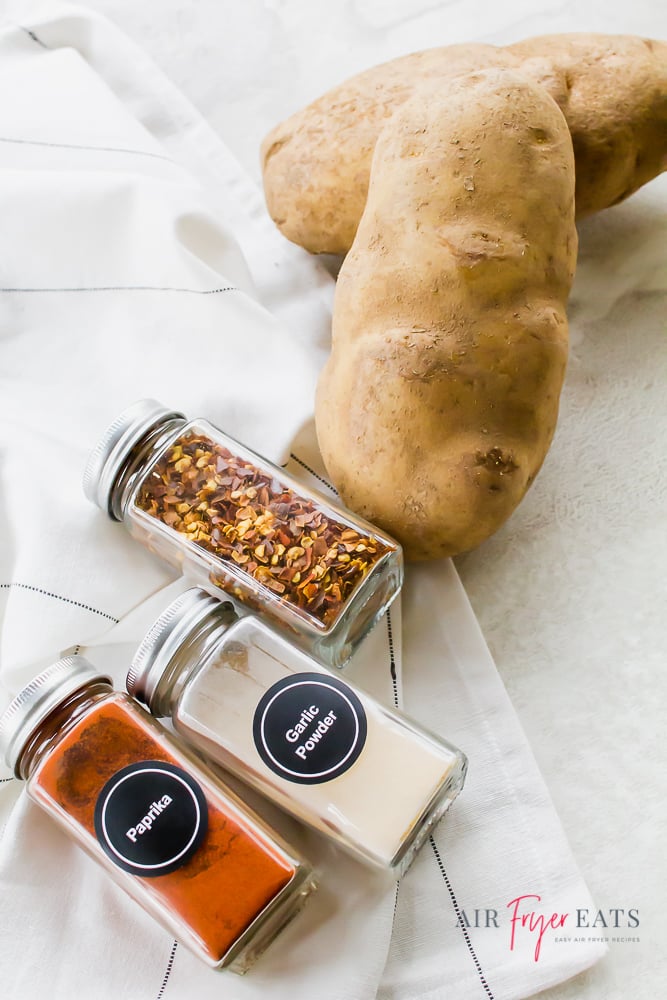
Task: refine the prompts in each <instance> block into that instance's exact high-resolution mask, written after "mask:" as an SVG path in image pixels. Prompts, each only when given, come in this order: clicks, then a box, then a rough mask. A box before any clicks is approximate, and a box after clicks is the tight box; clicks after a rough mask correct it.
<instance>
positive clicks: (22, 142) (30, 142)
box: [0, 135, 176, 164]
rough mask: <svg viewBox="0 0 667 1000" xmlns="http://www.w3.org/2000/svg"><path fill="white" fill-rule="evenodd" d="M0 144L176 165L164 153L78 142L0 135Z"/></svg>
mask: <svg viewBox="0 0 667 1000" xmlns="http://www.w3.org/2000/svg"><path fill="white" fill-rule="evenodd" d="M0 142H7V143H11V144H12V145H15V146H48V147H50V148H53V149H82V150H86V151H88V152H91V153H124V154H125V155H127V156H149V157H150V158H151V159H153V160H166V162H167V163H174V164H175V163H176V161H175V160H172V158H171V157H170V156H165V154H164V153H151V152H149V151H148V150H144V149H128V148H127V147H126V146H88V145H86V144H85V143H79V142H53V141H52V140H49V141H47V140H46V139H18V138H14V137H13V136H9V135H0Z"/></svg>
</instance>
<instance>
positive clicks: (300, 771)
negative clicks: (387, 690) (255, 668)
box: [253, 673, 366, 785]
mask: <svg viewBox="0 0 667 1000" xmlns="http://www.w3.org/2000/svg"><path fill="white" fill-rule="evenodd" d="M253 736H254V740H255V746H256V747H257V752H258V753H259V755H260V757H261V758H262V760H263V761H264V763H265V764H266V766H267V767H270V768H271V770H272V771H274V772H275V773H276V774H279V775H280V776H281V778H286V779H287V780H288V781H296V782H299V783H301V784H304V785H316V784H319V783H320V782H322V781H331V779H332V778H337V777H338V775H340V774H343V773H344V772H345V771H347V770H348V768H350V767H352V765H353V764H354V762H355V760H356V759H357V757H358V756H359V754H360V753H361V751H362V750H363V748H364V744H365V742H366V713H365V712H364V707H363V705H362V704H361V702H360V701H359V698H358V697H357V695H356V694H355V693H354V691H352V690H351V688H349V687H348V686H347V684H344V683H343V682H342V681H339V680H338V678H337V677H328V676H327V675H326V674H318V673H302V674H292V675H291V676H290V677H286V678H284V679H283V680H281V681H278V682H277V683H276V684H273V685H272V686H271V687H270V688H269V689H268V691H267V692H266V694H265V695H264V696H263V698H262V699H261V701H260V703H259V705H258V706H257V709H256V711H255V717H254V721H253Z"/></svg>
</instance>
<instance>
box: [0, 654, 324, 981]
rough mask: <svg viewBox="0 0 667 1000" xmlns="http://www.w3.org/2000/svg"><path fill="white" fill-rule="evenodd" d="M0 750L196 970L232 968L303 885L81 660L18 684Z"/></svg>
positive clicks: (181, 753) (203, 774)
mask: <svg viewBox="0 0 667 1000" xmlns="http://www.w3.org/2000/svg"><path fill="white" fill-rule="evenodd" d="M0 750H1V751H2V752H3V753H4V756H5V758H6V761H7V764H8V765H9V766H10V767H11V768H12V769H14V771H15V773H16V775H17V777H20V778H24V779H25V780H26V781H27V791H28V794H29V795H30V797H31V798H32V799H34V800H35V802H37V803H38V804H39V805H40V806H41V807H42V808H43V809H45V810H46V811H47V813H49V814H50V816H51V817H52V818H53V819H54V820H55V821H56V822H57V823H58V824H59V825H60V826H61V827H62V828H63V829H64V830H65V832H66V833H68V834H69V835H70V836H71V837H73V838H74V840H76V841H77V842H78V843H79V845H80V846H81V847H82V848H83V849H84V850H85V851H86V852H87V853H88V854H89V855H90V856H91V857H93V858H94V859H95V860H96V861H97V862H99V864H101V865H102V867H103V868H105V869H106V871H107V873H108V874H109V875H111V877H112V878H113V879H114V881H115V882H117V883H118V885H120V886H121V887H122V888H123V889H125V891H126V892H127V893H129V895H130V896H132V897H133V898H134V899H135V900H136V901H137V902H138V903H140V904H141V906H143V908H144V909H145V910H147V911H148V913H150V914H151V915H152V916H153V917H155V918H156V919H157V920H158V921H159V922H160V923H161V924H162V925H163V927H165V928H166V929H167V930H168V931H169V932H170V934H171V935H172V936H174V937H176V938H178V939H179V940H180V941H182V942H183V944H185V945H187V946H188V947H189V948H190V949H191V950H192V951H193V952H195V954H197V955H198V956H199V957H200V958H202V959H203V960H204V961H205V962H206V963H207V964H208V965H210V966H213V967H215V968H221V967H228V968H229V969H231V970H232V971H234V972H245V971H246V969H247V968H248V967H249V966H250V965H251V964H252V962H253V961H254V960H255V959H256V958H257V957H258V955H260V954H261V952H262V951H263V950H264V948H265V947H266V946H267V945H268V944H270V942H271V941H272V940H273V938H274V937H275V936H276V934H277V933H278V932H279V931H280V930H281V929H282V927H283V925H284V924H285V923H286V922H287V921H288V920H290V919H291V918H292V917H293V916H294V914H295V913H296V912H298V910H299V909H300V907H301V905H302V904H303V902H304V900H305V898H306V896H307V895H308V893H309V892H310V891H311V889H312V888H313V885H314V883H313V880H312V875H311V872H310V869H309V868H308V866H307V865H305V864H304V863H303V862H302V861H301V860H300V859H299V858H298V856H297V855H296V854H295V853H294V852H293V851H292V850H291V849H290V848H289V847H288V846H287V845H286V844H285V843H283V842H282V841H281V840H280V839H278V838H277V837H276V836H274V835H273V833H272V832H271V831H270V830H269V829H268V827H267V826H265V824H264V823H263V822H262V821H261V820H260V819H259V818H258V817H256V816H255V815H254V814H253V813H251V812H250V811H249V810H248V809H247V808H246V807H245V806H244V805H243V803H242V802H241V801H240V800H239V799H238V798H237V797H236V796H235V795H234V794H233V793H232V792H231V791H229V790H228V789H226V788H225V786H224V785H222V784H221V782H220V781H219V780H217V779H216V778H215V777H214V776H213V775H212V774H211V773H210V772H209V771H208V770H207V769H206V768H205V767H202V765H201V762H197V761H196V759H195V758H194V757H193V755H191V754H190V753H189V752H188V751H187V750H185V749H183V748H182V747H181V745H180V743H179V742H178V741H177V740H174V738H173V737H171V736H170V735H169V734H168V733H167V732H166V731H165V730H164V729H163V728H162V726H160V724H159V723H157V722H156V721H155V720H154V719H152V718H151V716H150V715H149V714H148V713H147V712H146V711H144V709H142V708H141V707H140V706H139V705H137V703H136V702H135V701H133V700H132V699H131V698H129V697H128V696H127V695H126V694H120V693H116V692H114V691H112V690H111V685H110V681H109V679H108V678H106V677H103V676H101V675H100V674H99V673H98V671H96V670H95V669H94V668H93V667H92V666H91V665H90V664H89V663H88V662H87V661H86V660H85V659H83V657H79V656H70V657H66V658H65V659H63V660H59V661H58V662H57V663H55V664H53V665H52V666H51V667H49V668H48V669H47V670H45V671H44V672H43V673H42V674H40V675H39V676H38V677H37V678H35V680H33V681H32V683H31V684H29V685H28V686H27V687H26V688H24V689H23V691H21V693H20V694H19V695H18V697H17V698H15V699H14V701H13V702H12V703H11V705H10V706H9V708H8V709H7V711H6V712H5V713H4V715H3V716H2V718H0Z"/></svg>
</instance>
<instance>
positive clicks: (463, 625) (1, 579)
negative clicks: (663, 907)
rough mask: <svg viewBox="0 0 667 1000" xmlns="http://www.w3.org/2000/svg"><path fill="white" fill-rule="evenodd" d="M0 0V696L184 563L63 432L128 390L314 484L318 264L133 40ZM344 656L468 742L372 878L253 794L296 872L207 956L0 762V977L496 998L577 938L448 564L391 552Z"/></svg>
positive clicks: (166, 586)
mask: <svg viewBox="0 0 667 1000" xmlns="http://www.w3.org/2000/svg"><path fill="white" fill-rule="evenodd" d="M11 10H12V17H13V22H12V23H11V24H7V25H6V26H5V27H4V28H3V29H2V32H1V34H0V83H1V84H2V93H3V95H4V100H3V101H2V102H1V103H0V218H1V219H2V226H1V227H0V379H1V380H2V410H1V411H0V511H1V517H2V548H1V550H0V602H1V603H0V608H1V615H2V617H1V631H0V655H1V660H0V685H1V688H2V704H4V703H6V701H7V700H8V699H9V697H10V696H12V695H13V694H15V693H16V691H17V690H18V689H19V688H20V687H21V686H22V685H23V684H24V683H25V682H26V681H27V680H29V679H30V678H31V677H32V676H33V675H34V674H35V673H37V672H38V671H39V670H41V669H42V668H43V667H44V666H45V665H46V664H47V663H49V662H51V661H52V660H54V659H56V658H57V657H58V656H60V655H61V654H62V653H63V652H65V651H71V650H73V649H77V650H80V651H81V652H83V653H85V654H86V655H87V656H88V657H89V658H90V659H91V660H92V661H93V662H94V663H97V664H99V665H101V666H104V667H105V668H107V669H110V670H111V672H112V674H113V676H114V679H115V681H116V682H117V683H118V684H119V685H120V684H122V682H123V679H124V675H125V671H126V669H127V665H128V659H129V656H130V655H131V652H132V649H133V648H134V646H135V645H136V643H137V641H138V640H139V639H140V637H141V636H142V634H143V631H144V629H145V628H146V626H147V625H148V624H149V623H150V621H151V620H152V619H153V618H154V617H155V614H156V613H157V612H158V611H159V610H160V609H161V608H162V607H163V606H164V605H165V604H166V603H167V602H168V601H169V599H170V598H171V597H172V596H173V594H174V593H175V592H177V591H178V590H180V589H182V588H183V586H185V584H184V582H183V581H182V580H178V579H174V574H173V573H172V572H171V571H170V570H169V569H168V568H167V567H165V566H163V565H161V564H160V563H159V562H157V561H156V560H155V559H154V558H153V557H152V556H151V555H149V554H148V553H147V552H145V551H144V550H143V549H141V548H140V547H139V546H138V545H137V544H136V543H135V542H133V541H132V540H131V539H130V538H129V536H128V535H127V534H126V532H125V531H124V529H123V527H122V526H120V525H117V524H112V523H111V522H110V521H108V520H107V519H106V517H105V516H104V515H103V514H102V513H101V512H100V511H98V510H96V509H95V508H93V507H92V506H91V505H90V504H89V503H88V502H87V501H86V500H85V499H84V497H83V494H82V490H81V473H82V469H83V466H84V463H85V459H86V455H87V452H88V450H89V448H90V447H91V445H92V444H93V443H94V441H95V439H96V437H97V436H98V434H99V432H100V431H101V430H102V429H103V428H104V427H105V426H106V424H107V423H108V421H109V420H110V419H111V418H112V417H113V416H115V414H116V413H117V412H118V411H119V410H120V409H122V408H123V407H124V406H125V405H127V404H128V403H130V402H132V401H133V400H134V399H136V398H139V397H142V396H154V397H155V398H157V399H160V400H161V401H163V402H164V403H166V404H168V405H170V406H174V407H176V408H178V409H182V410H183V411H184V412H186V413H188V414H191V415H193V416H195V415H205V416H206V417H208V418H210V419H211V420H212V421H213V422H215V423H218V424H219V425H221V426H222V427H224V428H225V429H227V430H228V431H229V432H230V433H232V434H233V435H235V436H237V437H239V438H241V439H243V440H245V441H246V442H247V443H248V444H250V445H251V446H254V447H255V448H257V449H258V450H259V451H261V452H264V453H265V454H267V455H268V456H269V457H271V458H274V459H276V460H278V461H286V460H289V467H290V470H291V471H292V472H294V473H295V474H296V475H298V476H300V477H301V478H302V479H303V480H304V481H305V482H307V483H310V484H313V485H315V484H318V485H319V487H320V488H322V489H324V490H326V489H328V486H327V484H326V478H325V476H324V474H323V470H322V466H321V463H320V459H319V456H318V454H317V451H316V447H315V444H314V436H313V430H312V400H313V393H314V387H315V381H316V376H317V372H318V370H319V368H320V366H321V363H322V360H323V358H324V356H325V351H326V346H327V338H328V329H329V319H330V316H329V303H330V298H331V282H330V279H329V278H328V276H327V275H326V274H325V273H324V272H323V271H322V270H321V269H320V268H319V267H318V265H317V264H315V263H314V262H313V261H312V260H310V259H308V258H307V257H306V256H305V255H304V254H303V253H301V251H299V250H297V249H296V248H294V247H290V246H289V245H288V244H286V243H285V242H284V241H283V240H282V238H281V237H280V236H279V235H278V234H277V233H276V232H275V230H274V229H273V227H272V224H271V223H270V222H269V220H268V218H267V217H266V215H265V212H264V209H263V206H262V202H261V198H260V196H259V194H258V192H257V191H256V190H255V189H254V188H253V186H252V185H251V184H250V183H249V182H248V180H247V179H246V178H245V177H244V175H243V173H242V171H241V170H240V168H239V167H238V166H237V165H236V163H235V162H234V160H233V158H232V157H231V155H230V154H229V153H228V151H227V150H226V148H225V146H224V145H223V144H222V142H221V141H220V139H219V138H217V137H216V136H215V135H214V134H213V133H212V132H211V131H210V129H209V128H208V127H207V125H206V123H205V122H204V121H203V120H202V119H201V118H200V117H199V116H198V115H197V113H196V112H195V111H194V110H193V109H192V108H191V107H189V105H188V104H187V102H186V101H185V100H184V99H183V98H182V96H181V95H179V93H178V92H177V91H176V90H175V89H174V88H173V87H172V86H171V85H170V84H169V82H168V81H167V80H166V79H164V77H163V76H162V75H161V74H160V73H159V72H158V71H157V70H156V69H155V67H154V66H153V65H152V64H151V63H150V61H149V60H147V59H146V57H145V56H144V55H143V53H142V52H141V51H140V50H138V49H137V48H136V46H134V45H132V44H131V43H130V42H128V41H127V40H126V39H124V38H123V36H122V35H120V33H119V32H117V31H116V30H115V29H114V28H113V27H112V26H111V25H109V24H107V23H106V22H105V21H103V20H102V19H100V18H98V17H95V16H91V15H90V14H88V13H83V12H81V11H78V10H76V9H75V8H66V9H62V8H59V9H58V10H56V11H54V10H53V9H52V8H51V6H49V7H48V8H47V10H46V12H45V13H44V14H42V15H40V14H39V13H35V10H34V8H33V7H32V6H29V5H26V4H18V5H15V6H12V7H11ZM244 258H245V259H244ZM260 303H261V304H260ZM401 618H403V621H401ZM350 677H351V678H354V679H355V680H358V681H359V682H360V683H362V684H364V685H365V686H367V687H369V688H370V689H371V690H372V691H373V692H374V693H375V694H376V695H377V696H378V697H380V698H382V699H384V700H385V701H387V702H388V703H389V704H397V705H398V704H401V703H402V700H403V696H404V698H405V706H406V708H407V709H408V710H409V711H410V712H411V713H412V714H413V715H415V716H416V717H417V718H418V719H419V720H420V721H422V722H424V723H426V724H427V725H429V726H430V727H431V728H433V729H434V730H436V731H438V732H440V733H441V734H442V735H444V736H446V737H448V738H450V739H451V740H452V741H454V742H456V743H458V744H459V745H460V746H461V747H462V748H463V749H464V750H465V751H466V753H467V754H468V756H469V758H470V773H469V778H468V782H467V785H466V787H465V789H464V791H463V793H462V795H461V797H460V799H459V800H458V801H457V803H456V804H455V806H454V807H453V809H452V811H451V813H450V815H449V816H448V818H447V819H446V820H445V822H444V823H443V824H442V826H441V827H439V828H438V830H437V832H436V834H435V835H434V837H433V838H432V839H431V841H430V842H429V843H428V844H427V845H426V846H425V847H424V849H423V851H422V853H421V855H420V857H419V859H418V860H417V862H416V864H415V866H414V867H413V869H412V871H411V872H410V873H409V874H408V875H407V876H406V877H405V878H404V879H403V881H402V882H401V884H400V886H399V888H398V890H396V889H395V887H393V886H392V887H389V888H388V887H387V886H386V884H385V883H382V882H381V881H380V880H378V879H377V878H375V877H373V876H371V875H370V874H369V873H368V872H366V871H365V870H363V869H362V868H361V867H360V866H359V865H357V864H356V863H354V862H352V861H350V860H347V859H346V858H343V857H342V856H340V855H339V854H337V852H335V851H334V850H333V849H331V848H330V847H329V846H328V845H327V844H325V843H324V842H323V841H322V840H321V839H319V838H318V837H316V836H315V835H314V834H309V833H308V832H306V831H304V830H301V829H299V828H298V827H297V825H296V824H295V823H293V822H292V821H289V820H286V819H285V818H283V817H280V816H278V815H277V814H276V812H275V811H273V810H271V809H269V808H268V807H266V806H263V805H261V804H260V808H262V810H263V811H264V812H265V813H266V814H267V815H268V816H270V817H271V818H273V819H274V820H275V822H276V823H277V824H279V825H281V827H282V828H283V829H284V830H285V832H287V833H288V835H290V836H291V837H292V838H293V839H295V840H296V841H298V843H299V844H300V845H301V846H302V847H303V850H304V851H305V852H306V853H307V854H308V855H309V856H311V857H312V858H313V860H314V861H315V862H316V864H317V866H318V868H319V870H320V872H321V876H322V888H321V889H320V891H319V892H318V894H317V895H316V896H315V897H314V898H313V899H312V901H311V902H310V903H309V905H308V907H307V909H306V910H305V911H304V913H303V914H302V915H301V916H300V918H299V919H298V920H296V921H294V922H293V924H292V925H291V926H290V927H289V928H288V929H287V931H286V932H285V933H284V934H283V935H281V937H280V939H279V940H278V941H276V942H275V944H274V945H273V947H272V948H271V949H270V951H269V952H268V953H267V954H266V955H265V956H264V958H263V959H262V961H261V962H260V963H259V964H258V965H257V967H256V968H255V969H254V970H253V971H252V972H251V973H250V974H249V975H248V976H247V977H245V978H244V979H243V980H239V979H238V978H236V977H234V976H232V975H229V974H219V973H213V972H211V971H210V970H208V969H206V968H205V967H203V966H202V965H201V964H200V963H198V962H197V961H196V959H194V958H193V957H191V956H190V955H189V954H188V953H187V952H186V951H185V950H184V949H183V948H181V947H178V946H176V945H175V944H174V943H173V942H171V941H170V940H169V938H168V937H167V936H166V935H165V934H164V932H163V931H162V930H160V929H159V928H157V927H156V926H155V925H154V924H153V922H152V921H151V920H150V919H149V918H148V917H146V916H145V915H144V914H143V913H142V911H141V910H139V909H138V908H137V907H136V905H135V904H134V903H132V902H131V901H130V900H129V899H127V898H126V897H125V896H124V895H123V894H122V893H121V892H120V891H119V890H118V889H117V888H116V887H115V886H114V885H113V884H111V882H110V880H109V879H108V878H107V877H106V876H105V875H104V874H103V873H102V872H101V871H99V870H98V869H97V868H96V867H95V866H94V865H93V864H92V863H91V862H90V861H89V860H88V859H87V858H85V857H84V856H83V855H82V854H81V852H80V851H79V850H78V849H77V848H76V847H75V846H74V845H73V844H71V843H70V842H69V841H68V840H67V838H66V837H64V836H63V835H62V834H61V833H59V831H58V830H57V829H56V828H55V827H54V826H53V824H52V823H51V821H50V820H49V819H48V817H46V816H45V815H44V814H42V813H41V812H40V811H39V809H38V808H37V807H36V806H34V805H33V804H31V803H30V801H29V800H28V799H27V797H26V795H25V794H24V793H23V792H22V790H21V786H20V783H19V782H17V781H16V780H14V779H12V778H11V776H9V775H7V774H6V772H5V773H4V775H3V776H2V784H0V829H1V834H0V979H1V981H2V995H3V998H6V1000H28V998H32V997H34V996H39V995H45V996H46V995H48V996H49V997H51V998H53V1000H70V998H71V997H72V996H76V995H82V996H86V997H89V998H91V1000H111V998H114V1000H116V998H118V997H123V998H128V1000H143V998H148V1000H152V998H157V997H159V998H164V1000H169V998H174V1000H178V998H183V1000H186V998H187V1000H189V998H191V997H194V996H197V997H199V998H202V1000H204V998H207V997H211V998H213V997H216V998H222V1000H254V998H259V997H260V996H261V997H263V998H268V1000H281V998H285V1000H286V998H288V997H289V998H294V997H317V1000H343V998H344V1000H372V998H374V997H376V996H379V997H381V998H382V1000H389V998H392V1000H408V998H417V997H421V998H427V997H428V998H431V997H432V998H436V997H438V998H440V997H442V998H445V997H447V998H449V997H451V998H455V1000H467V998H468V997H470V998H475V997H487V998H489V1000H492V998H496V1000H504V998H507V1000H509V998H519V997H523V996H528V995H530V994H532V993H534V992H536V991H537V990H540V989H543V988H544V987H546V986H548V985H550V984H552V983H556V982H559V981H561V980H563V979H565V978H567V977H569V976H572V975H574V974H575V973H577V972H578V971H580V970H581V969H584V968H586V967H587V966H589V965H591V964H592V963H593V962H594V961H596V960H597V959H598V958H599V957H600V956H601V955H602V954H603V952H604V945H603V944H601V943H600V942H597V941H594V940H579V941H577V942H576V943H570V944H567V943H565V942H564V940H563V939H564V938H565V937H569V938H570V939H571V938H572V937H573V936H574V937H576V931H575V921H576V910H577V909H588V910H591V909H592V908H593V904H592V901H591V900H590V897H589V894H588V891H587V889H586V886H585V884H584V882H583V880H582V878H581V876H580V875H579V873H578V871H577V869H576V865H575V862H574V860H573V858H572V856H571V854H570V851H569V849H568V846H567V844H566V842H565V839H564V836H563V833H562V829H561V827H560V824H559V822H558V819H557V816H556V815H555V812H554V810H553V807H552V805H551V802H550V800H549V796H548V793H547V790H546V788H545V787H544V784H543V781H542V779H541V777H540V775H539V773H538V771H537V768H536V765H535V762H534V759H533V757H532V754H531V752H530V749H529V747H528V746H527V744H526V741H525V738H524V736H523V734H522V732H521V730H520V727H519V724H518V721H517V719H516V716H515V714H514V712H513V710H512V707H511V705H510V703H509V701H508V699H507V696H506V694H505V691H504V689H503V687H502V684H501V682H500V680H499V678H498V675H497V673H496V671H495V668H494V665H493V663H492V661H491V659H490V656H489V654H488V651H487V649H486V646H485V644H484V641H483V638H482V636H481V635H480V633H479V629H478V627H477V624H476V622H475V619H474V616H473V614H472V612H471V609H470V606H469V604H468V602H467V599H466V597H465V594H464V592H463V590H462V588H461V585H460V583H459V581H458V578H457V576H456V573H455V571H454V568H453V566H452V564H451V563H450V562H448V561H443V562H441V563H439V564H433V565H431V566H424V567H418V568H411V569H410V570H409V572H408V576H407V582H406V587H405V590H404V594H403V600H402V605H401V602H397V603H396V604H395V605H394V607H393V608H392V610H391V612H390V613H389V614H388V615H387V617H386V619H385V621H384V622H382V623H381V624H380V625H379V626H378V628H376V629H375V631H374V633H373V634H372V635H371V637H370V638H369V639H368V641H367V642H366V643H365V644H364V647H363V648H362V650H361V651H360V652H359V654H358V655H357V657H356V658H355V661H354V662H353V663H352V664H351V666H350ZM0 707H2V705H0ZM378 781H386V782H388V783H390V782H391V775H378ZM249 798H252V801H253V802H254V803H257V799H256V798H255V797H250V796H249ZM512 915H514V917H515V920H514V921H513V922H512V919H511V917H512ZM552 915H553V916H552ZM562 918H565V924H564V927H560V928H559V927H557V926H555V925H557V924H558V923H559V920H562ZM546 923H550V926H549V927H548V929H547V930H546V932H545V933H544V934H543V935H542V934H541V931H542V930H543V928H544V926H545V924H546ZM572 932H574V933H572Z"/></svg>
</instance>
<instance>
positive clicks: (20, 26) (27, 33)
mask: <svg viewBox="0 0 667 1000" xmlns="http://www.w3.org/2000/svg"><path fill="white" fill-rule="evenodd" d="M18 27H19V28H20V29H21V31H25V33H26V35H28V36H29V37H30V38H32V40H33V42H37V44H38V45H41V46H42V48H43V49H48V48H50V46H48V45H47V44H46V43H45V42H43V41H42V39H41V38H38V37H37V35H36V34H35V32H34V31H31V30H30V28H26V27H24V26H23V25H22V24H19V25H18Z"/></svg>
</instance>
